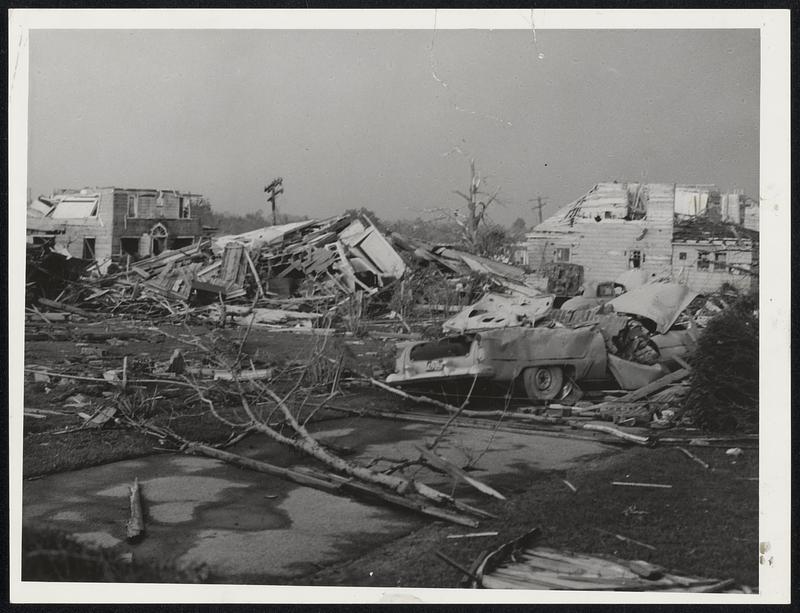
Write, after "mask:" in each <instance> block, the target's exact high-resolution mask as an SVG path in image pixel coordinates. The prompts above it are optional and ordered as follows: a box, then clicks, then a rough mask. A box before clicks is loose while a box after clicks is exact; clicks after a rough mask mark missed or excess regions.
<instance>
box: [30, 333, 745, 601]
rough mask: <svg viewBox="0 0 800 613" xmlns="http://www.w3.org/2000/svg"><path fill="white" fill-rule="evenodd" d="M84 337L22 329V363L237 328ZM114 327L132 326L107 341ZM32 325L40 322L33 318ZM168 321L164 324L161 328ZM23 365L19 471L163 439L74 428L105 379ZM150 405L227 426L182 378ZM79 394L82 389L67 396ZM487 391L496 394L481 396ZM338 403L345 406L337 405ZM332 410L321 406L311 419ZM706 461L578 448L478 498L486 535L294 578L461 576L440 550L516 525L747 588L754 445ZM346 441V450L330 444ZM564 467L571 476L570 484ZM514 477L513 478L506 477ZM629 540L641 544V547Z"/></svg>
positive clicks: (430, 580)
mask: <svg viewBox="0 0 800 613" xmlns="http://www.w3.org/2000/svg"><path fill="white" fill-rule="evenodd" d="M73 330H74V331H75V333H76V334H77V336H80V335H81V334H84V338H85V333H87V331H88V332H89V333H101V334H102V335H105V336H108V335H109V334H112V335H111V336H109V337H108V338H104V339H103V340H97V339H88V340H80V339H78V342H77V343H76V342H74V341H52V340H46V339H45V340H30V341H28V342H26V346H25V365H26V368H40V369H44V370H47V371H50V372H58V373H62V374H64V373H66V374H71V375H74V376H75V377H85V378H89V379H100V380H101V379H102V378H103V373H104V372H105V371H107V370H109V369H113V368H120V367H121V364H122V361H123V358H124V357H125V356H128V363H129V368H131V372H132V373H134V375H135V373H136V372H137V371H136V369H137V368H140V369H141V371H140V372H142V373H144V372H147V371H148V369H150V368H152V365H153V363H164V362H166V361H167V360H169V358H170V356H171V355H172V354H173V351H174V350H175V349H176V348H181V349H182V350H183V351H184V352H185V355H186V356H187V360H188V359H191V358H192V356H193V349H192V347H191V346H187V344H186V343H182V342H180V340H179V338H180V337H181V335H185V338H190V337H191V336H196V337H198V338H200V339H201V340H203V341H204V342H208V343H209V344H210V345H214V344H222V345H226V346H227V347H228V348H230V347H238V346H239V345H240V343H241V339H242V338H243V337H244V331H243V330H242V329H239V328H233V329H225V330H222V331H221V332H220V331H219V330H215V329H213V328H211V327H206V326H194V327H192V328H190V329H187V328H184V327H182V326H164V327H161V328H160V330H155V329H148V328H147V327H146V326H145V325H144V324H141V323H140V324H136V323H131V322H121V321H114V320H107V321H104V322H100V323H92V322H88V323H85V324H75V325H73ZM115 331H128V332H130V333H131V334H133V335H135V336H136V338H132V339H128V340H124V341H120V340H115V338H114V336H113V333H114V332H115ZM37 332H39V333H40V332H41V329H39V330H37ZM164 333H166V334H164ZM319 342H320V339H319V338H318V337H314V336H312V335H307V334H292V333H275V332H271V331H267V330H263V329H255V328H254V329H253V330H251V332H250V333H249V335H248V336H247V338H246V342H245V343H244V344H243V345H242V347H241V351H242V353H244V354H246V355H248V356H249V357H250V359H251V360H252V365H253V367H254V368H274V369H284V370H286V369H291V368H292V365H293V364H294V363H296V362H297V361H302V360H303V359H305V358H307V357H308V356H309V355H310V354H311V353H312V352H314V351H315V349H316V348H318V346H319ZM394 345H395V341H394V339H382V338H380V337H379V336H378V335H372V336H370V335H368V336H366V337H361V338H358V337H353V336H349V337H348V336H337V337H334V338H332V339H331V341H330V345H329V347H328V348H329V350H330V352H331V355H339V354H342V353H343V354H344V355H345V356H346V358H345V363H346V372H347V373H349V374H360V375H368V376H382V375H384V374H385V373H386V370H387V369H388V368H389V367H390V365H391V363H392V355H393V351H394ZM37 378H38V379H39V380H38V381H36V380H34V377H33V375H32V374H31V373H27V374H26V383H25V408H26V410H27V409H34V410H39V411H41V413H38V414H33V413H34V412H35V411H34V412H32V414H31V416H26V417H25V419H24V425H23V428H24V432H23V478H25V479H37V478H41V477H42V476H43V475H48V474H53V473H59V472H62V471H66V470H71V469H76V468H83V467H87V466H94V465H101V464H106V463H108V462H111V461H115V460H121V459H129V458H136V457H140V456H145V455H150V454H153V453H159V452H163V451H164V450H163V448H161V447H160V445H161V443H160V442H159V441H158V440H156V439H154V438H153V437H148V436H145V435H143V434H140V433H137V432H134V431H131V430H129V429H125V428H123V427H122V426H119V425H114V424H113V423H111V422H109V423H107V424H105V425H104V426H103V427H102V428H86V427H83V421H84V420H83V419H82V418H81V417H79V416H78V413H79V412H84V413H93V412H94V411H96V410H97V409H98V408H101V407H104V406H111V405H113V404H114V402H115V401H116V398H115V396H114V393H115V392H114V391H113V388H110V386H109V385H108V384H106V383H103V382H100V381H85V380H81V379H72V380H70V379H64V378H60V379H57V378H55V377H48V376H41V375H39V376H37ZM147 394H148V396H146V399H147V400H148V401H149V403H150V404H149V406H150V408H149V410H150V412H151V415H152V418H153V419H156V420H160V421H161V423H164V424H168V425H170V427H173V428H175V429H176V430H180V431H181V433H182V434H184V435H185V436H187V438H192V439H193V440H199V441H203V442H208V443H221V442H224V441H226V440H228V439H229V438H230V437H231V436H232V435H233V433H234V430H233V429H232V428H230V427H227V426H225V425H223V424H221V423H220V422H219V420H217V419H216V418H214V417H213V416H211V415H209V413H208V411H205V410H203V408H202V406H201V405H200V403H198V401H197V399H196V398H194V399H192V398H188V399H187V396H190V394H189V395H187V390H186V389H181V388H178V387H175V386H171V385H159V386H156V387H155V388H152V387H151V388H148V392H147ZM76 398H77V399H76ZM340 402H343V403H344V404H346V406H347V407H349V408H377V409H383V410H397V408H398V407H402V408H405V409H408V408H414V409H415V410H426V411H429V412H431V413H433V411H432V410H431V409H430V408H428V409H423V407H419V406H416V407H415V406H413V405H410V404H409V403H408V402H405V401H402V400H398V399H397V398H395V397H393V396H390V395H389V394H387V393H384V392H381V391H379V390H374V389H364V388H359V387H354V388H350V389H349V390H348V394H347V396H346V397H345V398H344V399H343V400H340ZM489 404H491V402H489ZM337 416H340V414H337ZM330 417H332V415H329V414H327V413H326V412H324V411H323V412H319V413H318V414H317V415H315V419H326V418H330ZM692 449H693V452H694V453H695V454H696V455H698V456H699V457H700V458H701V459H703V460H704V461H706V462H708V463H709V464H710V468H709V469H708V470H706V469H703V468H702V467H701V466H700V465H699V464H697V463H695V462H692V461H691V460H690V459H688V458H687V457H686V456H684V455H682V454H681V453H680V452H679V451H677V450H676V449H675V448H668V447H663V448H660V447H656V448H652V449H651V448H639V447H637V448H631V447H628V448H625V449H624V450H622V451H621V452H620V453H617V454H614V455H613V456H611V457H607V458H599V459H596V460H594V461H587V462H585V463H584V464H583V465H581V466H580V467H579V468H576V469H571V470H568V471H556V472H542V473H540V474H538V475H537V476H536V477H535V478H533V480H532V481H531V482H524V483H517V484H515V485H513V486H512V487H511V488H510V490H509V492H508V493H509V494H510V498H509V500H507V501H493V502H492V503H490V504H486V505H484V508H486V509H487V510H489V511H491V512H493V513H495V514H497V515H498V518H497V519H493V520H485V521H483V522H482V523H481V528H480V531H482V532H483V531H497V532H498V535H497V536H493V537H490V538H466V539H447V538H446V537H447V536H448V535H453V534H463V533H466V532H470V530H469V529H464V528H461V527H458V526H454V525H449V524H444V523H441V522H434V521H432V522H428V523H427V524H426V525H424V527H422V528H421V529H418V530H415V531H413V532H412V533H410V534H408V535H407V536H403V537H401V538H398V539H395V540H393V541H391V542H389V543H385V544H380V545H377V546H376V547H375V548H374V549H372V550H371V551H369V552H367V553H366V554H365V555H361V556H359V557H357V558H356V559H352V560H349V561H347V562H345V563H338V564H335V565H333V566H330V567H325V568H321V569H319V570H318V571H316V572H314V573H312V574H309V575H306V576H303V577H301V578H297V579H294V580H293V583H296V584H299V585H352V586H407V587H457V586H458V585H459V583H460V581H461V580H462V579H463V575H462V573H460V572H459V571H457V570H455V569H454V568H452V567H451V566H448V565H447V564H445V563H444V562H442V561H441V560H440V559H439V558H438V557H436V555H435V552H436V551H440V552H442V553H444V554H446V555H448V556H449V557H451V558H452V559H454V560H456V561H457V562H459V563H460V564H461V565H462V566H465V567H467V568H468V567H469V566H471V564H472V562H473V561H474V560H475V558H476V557H477V556H478V555H479V554H480V553H481V552H482V551H484V550H486V549H489V548H493V547H496V546H498V545H499V544H500V543H501V542H504V541H505V540H510V539H512V538H515V537H517V536H520V535H521V534H523V533H524V532H527V531H528V530H530V529H531V528H533V527H536V526H540V527H541V528H542V530H543V537H542V538H543V542H542V544H543V545H547V546H549V547H558V548H563V549H568V550H572V551H580V552H589V553H609V554H614V555H618V556H620V557H625V558H635V559H644V560H648V561H651V562H654V563H657V564H660V565H662V566H665V567H668V568H672V569H674V570H678V571H683V572H686V573H693V574H699V575H704V576H709V577H719V578H723V579H724V578H734V579H736V580H737V581H739V582H741V583H744V584H747V585H749V586H751V587H754V588H755V587H757V584H758V550H757V548H758V481H757V476H758V449H757V448H756V447H749V448H745V449H744V453H743V454H742V455H740V456H730V455H727V454H726V453H725V451H726V448H724V447H704V448H701V447H698V448H695V447H693V448H692ZM338 451H340V452H342V453H343V454H346V452H347V450H346V449H340V450H338ZM564 480H566V481H568V482H569V483H570V484H572V485H573V486H574V487H575V488H576V489H577V491H576V492H573V491H572V489H570V488H569V487H568V486H567V485H566V484H565V483H564ZM615 480H625V481H640V482H651V483H662V484H669V485H672V487H671V488H663V489H657V490H653V489H646V488H633V487H631V488H624V487H618V486H613V485H611V482H612V481H615ZM506 485H510V484H506ZM615 535H619V536H624V537H627V538H628V539H633V540H635V541H639V542H640V543H646V544H647V545H649V546H650V547H652V548H648V547H642V546H641V545H637V544H634V543H633V542H632V541H625V540H621V539H620V538H618V536H615Z"/></svg>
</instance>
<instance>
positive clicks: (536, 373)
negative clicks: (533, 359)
mask: <svg viewBox="0 0 800 613" xmlns="http://www.w3.org/2000/svg"><path fill="white" fill-rule="evenodd" d="M522 380H523V383H524V384H525V393H526V394H528V398H529V399H530V400H553V398H555V397H556V396H557V395H558V393H559V392H560V391H561V388H562V386H563V383H564V372H563V371H562V370H561V367H560V366H540V367H538V368H528V369H526V370H525V371H524V372H523V373H522Z"/></svg>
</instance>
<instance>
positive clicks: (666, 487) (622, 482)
mask: <svg viewBox="0 0 800 613" xmlns="http://www.w3.org/2000/svg"><path fill="white" fill-rule="evenodd" d="M611 485H627V486H629V487H653V488H663V489H669V488H671V487H672V486H671V485H664V484H661V483H637V482H635V481H612V482H611Z"/></svg>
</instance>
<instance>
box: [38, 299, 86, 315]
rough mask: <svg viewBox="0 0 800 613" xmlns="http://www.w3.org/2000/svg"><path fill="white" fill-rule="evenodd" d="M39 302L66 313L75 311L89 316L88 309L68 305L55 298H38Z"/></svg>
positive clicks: (77, 313)
mask: <svg viewBox="0 0 800 613" xmlns="http://www.w3.org/2000/svg"><path fill="white" fill-rule="evenodd" d="M39 304H41V305H42V306H46V307H50V308H51V309H56V310H57V311H66V312H67V313H75V315H83V316H87V317H91V316H92V313H90V312H89V311H84V310H83V309H79V308H78V307H74V306H70V305H68V304H63V303H61V302H56V301H55V300H49V299H47V298H39Z"/></svg>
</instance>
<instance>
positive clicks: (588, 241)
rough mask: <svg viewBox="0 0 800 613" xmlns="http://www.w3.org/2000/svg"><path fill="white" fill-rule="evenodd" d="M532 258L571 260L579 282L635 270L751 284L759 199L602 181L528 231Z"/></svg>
mask: <svg viewBox="0 0 800 613" xmlns="http://www.w3.org/2000/svg"><path fill="white" fill-rule="evenodd" d="M527 258H528V266H529V268H531V269H532V270H533V271H534V272H536V273H538V274H541V275H545V274H546V271H548V269H550V268H552V267H553V266H554V265H560V266H563V267H565V268H567V267H569V265H572V267H574V268H577V269H578V270H580V271H581V274H582V278H581V279H580V281H581V282H594V283H601V282H604V281H613V280H615V279H617V278H619V277H620V275H624V274H625V273H627V274H630V273H629V271H638V272H639V276H640V278H641V280H642V281H647V280H654V279H664V280H667V279H669V280H675V281H680V282H684V283H686V284H688V285H689V286H690V287H691V288H692V289H695V290H697V291H707V290H712V289H717V288H719V287H720V285H722V284H723V283H726V282H727V283H730V284H732V285H734V286H736V287H738V288H740V289H749V288H750V287H751V286H752V284H753V283H757V279H755V280H754V276H755V275H757V267H758V204H757V203H756V202H755V201H754V200H752V199H750V198H747V197H746V196H744V195H743V194H740V193H721V192H720V191H719V190H718V189H717V188H715V187H714V186H712V185H680V184H674V183H649V184H645V183H619V182H612V183H599V184H597V185H595V186H594V187H593V188H592V189H591V190H589V191H588V192H587V193H586V194H584V195H583V196H581V197H580V198H578V199H577V200H575V201H574V202H572V203H570V204H568V205H566V206H564V207H563V208H561V209H560V210H559V211H558V212H557V213H556V214H555V215H553V216H552V217H550V218H548V219H546V220H545V221H544V222H542V223H541V224H539V225H538V226H536V227H535V228H534V229H533V231H532V232H530V233H529V234H528V235H527Z"/></svg>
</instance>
